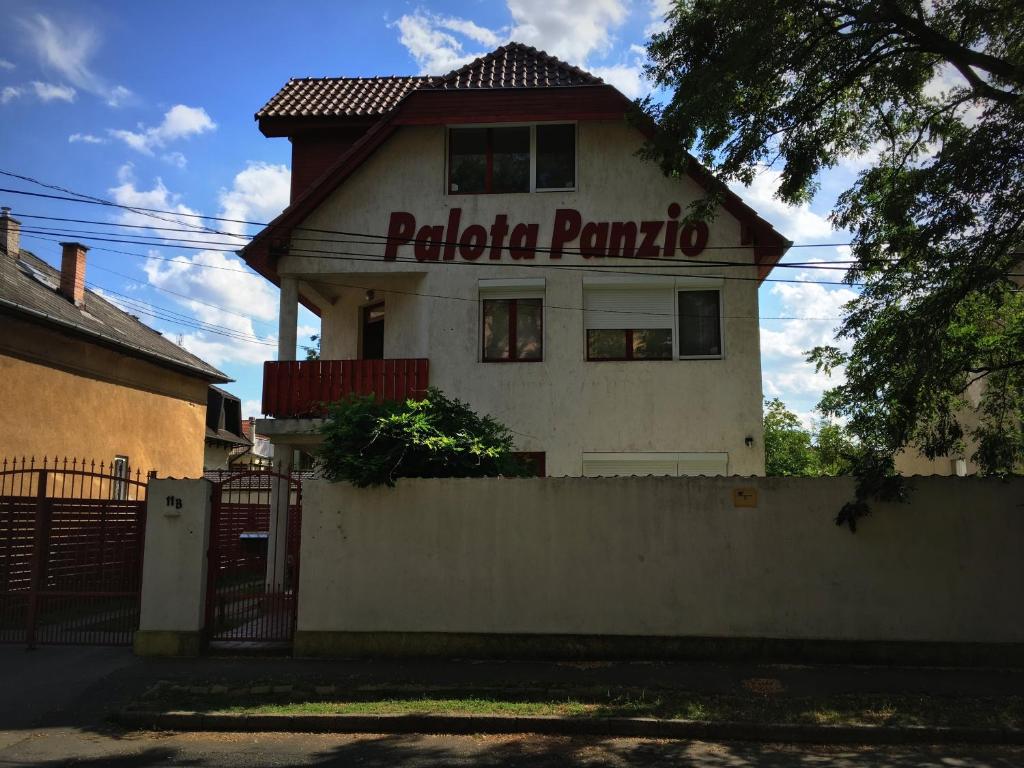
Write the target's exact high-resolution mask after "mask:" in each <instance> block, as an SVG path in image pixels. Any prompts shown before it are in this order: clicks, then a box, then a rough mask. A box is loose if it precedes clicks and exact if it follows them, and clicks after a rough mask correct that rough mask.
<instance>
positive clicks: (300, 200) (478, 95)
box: [241, 43, 792, 315]
mask: <svg viewBox="0 0 1024 768" xmlns="http://www.w3.org/2000/svg"><path fill="white" fill-rule="evenodd" d="M349 79H350V80H361V81H363V82H368V81H370V80H374V78H349ZM396 79H397V78H377V80H396ZM409 79H410V80H413V79H414V78H409ZM422 80H424V82H422V83H420V84H419V85H418V87H410V88H409V89H408V90H407V91H406V92H405V94H404V95H403V96H402V97H401V98H399V99H398V100H397V101H396V103H395V104H394V106H393V108H392V109H391V111H390V112H386V113H384V114H381V115H379V116H378V118H377V119H376V120H375V121H374V122H373V123H372V125H371V126H370V128H369V130H367V131H366V132H365V133H363V134H362V136H360V137H359V138H358V139H357V140H356V141H355V142H354V143H352V144H351V145H350V146H349V148H348V150H347V151H345V153H344V154H342V155H341V157H339V158H338V159H337V160H336V161H335V162H334V164H333V165H331V166H330V167H328V168H327V169H325V171H324V173H323V174H322V175H321V176H320V177H319V178H318V179H317V180H316V181H315V182H314V183H313V184H312V185H310V186H309V187H308V188H307V189H306V190H305V191H304V192H303V193H302V194H301V195H299V196H298V197H297V198H295V199H293V200H292V201H291V203H290V204H289V205H288V207H287V208H286V209H285V210H284V211H282V212H281V213H280V214H279V215H278V216H277V217H276V218H275V219H274V220H273V221H272V222H270V223H269V224H268V225H267V226H266V227H264V228H263V229H262V230H261V231H260V232H258V233H256V235H255V236H254V237H253V239H252V240H251V241H250V242H249V243H248V244H247V245H246V246H245V247H244V248H243V249H242V251H241V255H242V257H243V258H244V259H245V261H246V263H247V264H248V265H249V266H250V267H251V268H252V269H254V270H255V271H256V272H258V273H259V274H261V275H263V276H264V277H266V278H267V279H268V280H270V281H271V282H273V283H274V284H280V279H279V277H278V274H277V269H276V265H275V259H276V254H275V253H274V250H275V249H276V248H277V247H278V246H281V245H285V244H286V243H287V241H288V239H289V237H290V233H291V230H292V228H293V227H295V226H297V225H299V224H300V223H301V222H302V220H303V219H304V218H305V217H306V216H308V215H309V214H310V213H311V212H312V211H313V210H314V209H315V208H316V206H318V205H319V204H320V203H321V202H323V200H324V199H326V197H327V196H328V195H330V194H331V192H333V191H334V190H335V189H337V187H338V186H340V185H341V184H343V183H344V182H345V180H346V179H347V178H348V177H349V176H350V175H352V174H353V173H354V172H355V171H356V170H357V169H358V168H359V167H360V166H361V165H362V164H363V163H364V162H366V160H367V159H369V158H370V157H371V156H372V155H373V153H374V152H376V151H377V149H378V148H379V147H381V146H382V145H383V144H384V143H385V142H386V141H387V140H388V138H389V137H390V136H391V135H392V134H393V133H394V132H395V130H396V129H397V128H398V127H400V126H402V125H414V124H435V123H441V124H448V123H451V122H452V121H453V119H454V121H455V122H500V121H502V120H503V119H505V120H508V119H511V118H510V117H508V116H501V115H499V113H498V110H497V108H495V105H494V104H493V102H494V101H495V99H493V98H491V97H493V96H500V95H501V94H499V93H488V92H494V91H499V90H507V89H513V90H521V91H523V92H524V93H522V100H528V99H529V98H530V97H531V95H535V94H537V92H538V90H539V89H552V92H550V93H548V94H544V95H543V97H540V98H541V99H542V100H543V102H544V103H546V104H549V105H550V104H555V103H558V104H562V103H565V104H566V107H565V108H570V109H575V110H577V111H578V113H577V114H563V113H559V114H558V115H557V118H558V119H580V120H582V119H625V118H626V116H627V115H629V114H636V109H635V105H634V103H633V101H632V100H630V99H629V98H627V97H626V96H624V95H623V94H622V93H621V92H620V91H618V90H617V89H616V88H614V87H613V86H611V85H609V84H607V83H605V82H604V81H603V80H601V79H600V78H598V77H596V76H594V75H592V74H590V73H588V72H585V71H583V70H582V69H579V68H578V67H574V66H572V65H570V64H566V63H565V62H563V61H560V60H559V59H557V58H555V57H554V56H551V55H549V54H547V53H545V52H544V51H539V50H537V49H536V48H532V47H530V46H527V45H523V44H522V43H509V44H507V45H503V46H501V47H500V48H497V49H495V50H494V51H492V52H491V53H489V54H487V55H486V56H481V57H480V58H478V59H476V60H474V61H472V62H470V63H469V64H466V65H465V66H464V67H460V68H459V69H456V70H453V71H452V72H449V73H448V74H447V75H443V76H441V77H438V78H429V77H428V78H422ZM291 82H294V81H289V84H290V83H291ZM287 88H288V85H286V86H285V89H282V93H283V92H284V90H286V89H287ZM584 89H586V90H584ZM280 95H281V94H280V93H279V94H278V96H280ZM278 96H275V97H274V99H271V102H268V104H269V103H272V102H274V100H275V99H277V98H278ZM565 97H571V101H572V105H571V106H570V105H569V104H568V103H567V100H566V99H565ZM480 100H484V101H487V102H488V104H485V105H484V109H483V111H482V112H481V113H480V114H477V112H479V110H477V112H474V111H473V110H472V109H470V108H469V107H470V102H472V101H480ZM535 100H537V99H535ZM440 101H447V102H448V104H447V105H441V109H439V108H438V104H434V103H432V102H440ZM503 101H504V107H506V108H507V106H508V104H510V103H511V100H509V99H504V100H503ZM454 102H457V103H454ZM581 104H585V105H586V107H584V108H580V105H581ZM561 108H562V107H558V109H561ZM264 109H265V108H264ZM309 116H313V117H317V116H320V114H319V113H316V114H311V115H309ZM323 116H328V115H327V113H323ZM467 116H468V117H470V118H473V119H467ZM259 117H260V114H259V113H258V114H257V118H258V119H259ZM282 117H283V116H282ZM514 117H515V119H516V120H519V121H525V120H550V119H555V117H556V116H555V115H545V116H544V117H538V116H537V115H535V114H532V113H530V114H529V116H527V117H524V116H523V114H518V113H517V114H516V115H515V116H514ZM637 117H638V120H637V122H636V127H637V129H638V130H640V131H641V132H642V133H644V135H646V136H647V137H648V138H653V137H654V136H655V134H656V131H657V127H656V126H655V124H654V122H653V120H651V119H649V118H647V117H646V116H644V115H642V114H640V115H637ZM264 125H265V123H263V122H262V121H261V123H260V129H261V130H264ZM264 133H266V131H264ZM267 135H270V134H267ZM277 135H290V134H277ZM689 159H690V161H691V162H690V163H689V167H688V169H687V175H689V176H690V177H691V178H692V179H693V180H694V181H696V182H697V183H698V184H699V185H700V186H701V187H703V188H704V189H705V190H708V191H712V190H713V191H715V192H720V193H721V195H722V198H723V199H722V206H723V207H724V208H725V209H726V211H728V212H729V213H731V214H732V215H733V216H735V217H736V218H737V219H738V220H739V221H740V222H741V224H742V225H743V226H742V230H741V233H742V234H741V240H740V241H741V244H742V245H751V246H753V248H754V259H755V264H757V266H758V275H759V277H760V279H761V280H763V279H765V278H766V277H767V276H768V274H769V273H770V272H771V270H772V267H774V266H775V264H776V263H777V262H778V261H779V259H781V258H782V256H783V254H784V253H785V252H786V250H787V249H788V248H789V247H790V245H792V243H791V241H789V240H787V239H786V238H785V237H783V236H782V235H781V234H780V233H779V232H778V231H776V230H775V228H774V227H773V226H772V225H771V224H770V223H769V222H768V221H766V220H765V219H763V218H761V217H760V216H759V215H758V214H757V212H756V211H754V210H753V209H752V208H751V207H750V206H748V205H747V204H746V203H744V202H743V200H742V199H741V198H740V197H739V195H737V194H736V193H735V192H733V191H732V190H730V189H728V188H727V187H726V186H725V185H724V184H722V183H721V182H720V181H719V180H718V179H716V178H715V177H714V175H713V174H712V173H711V172H710V171H708V170H707V169H706V168H704V166H702V165H701V164H700V163H699V162H697V160H696V159H695V158H693V157H692V156H689ZM300 299H303V297H302V296H301V291H300ZM303 303H304V304H305V305H306V306H307V307H308V308H309V309H310V310H311V311H312V312H313V313H314V314H317V315H319V314H320V311H319V309H318V308H317V307H316V305H315V304H313V303H311V302H309V301H306V300H303Z"/></svg>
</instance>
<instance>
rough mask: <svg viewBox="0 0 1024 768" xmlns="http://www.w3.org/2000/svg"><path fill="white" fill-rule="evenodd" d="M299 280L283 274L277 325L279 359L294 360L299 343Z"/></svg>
mask: <svg viewBox="0 0 1024 768" xmlns="http://www.w3.org/2000/svg"><path fill="white" fill-rule="evenodd" d="M298 327H299V281H298V280H296V279H295V278H294V277H285V276H284V275H282V276H281V311H280V314H279V315H278V326H277V359H278V360H294V359H295V349H296V344H297V343H298Z"/></svg>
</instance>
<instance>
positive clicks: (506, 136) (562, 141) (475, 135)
mask: <svg viewBox="0 0 1024 768" xmlns="http://www.w3.org/2000/svg"><path fill="white" fill-rule="evenodd" d="M575 187H576V126H575V125H574V124H571V123H566V124H546V123H545V124H542V125H515V126H501V127H493V128H492V127H479V128H451V129H449V131H448V193H449V194H452V195H480V194H501V193H510V192H531V191H545V190H572V189H575Z"/></svg>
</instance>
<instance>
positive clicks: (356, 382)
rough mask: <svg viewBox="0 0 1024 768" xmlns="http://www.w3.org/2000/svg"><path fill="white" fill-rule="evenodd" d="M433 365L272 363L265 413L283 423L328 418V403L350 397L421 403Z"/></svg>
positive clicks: (266, 373)
mask: <svg viewBox="0 0 1024 768" xmlns="http://www.w3.org/2000/svg"><path fill="white" fill-rule="evenodd" d="M429 368H430V366H429V361H427V360H426V359H424V358H410V359H396V360H282V361H275V360H269V361H267V362H265V363H264V364H263V413H264V414H265V415H266V416H273V417H274V418H278V419H297V418H315V417H322V416H325V415H326V413H327V409H326V407H325V405H326V404H327V403H332V402H335V401H336V400H343V399H344V398H346V397H348V396H349V395H374V396H376V398H377V400H378V401H384V400H405V399H407V398H410V397H422V396H423V394H424V393H426V391H427V384H428V376H429Z"/></svg>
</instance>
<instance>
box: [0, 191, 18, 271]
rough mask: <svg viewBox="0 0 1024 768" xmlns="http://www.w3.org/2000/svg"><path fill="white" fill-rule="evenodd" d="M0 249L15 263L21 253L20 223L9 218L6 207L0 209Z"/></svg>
mask: <svg viewBox="0 0 1024 768" xmlns="http://www.w3.org/2000/svg"><path fill="white" fill-rule="evenodd" d="M0 248H3V250H4V253H5V254H6V255H7V256H10V257H11V258H12V259H14V260H15V261H17V259H18V253H20V251H21V222H20V221H18V220H17V219H12V218H11V209H10V208H8V207H7V206H6V205H5V206H4V207H3V208H0Z"/></svg>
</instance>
